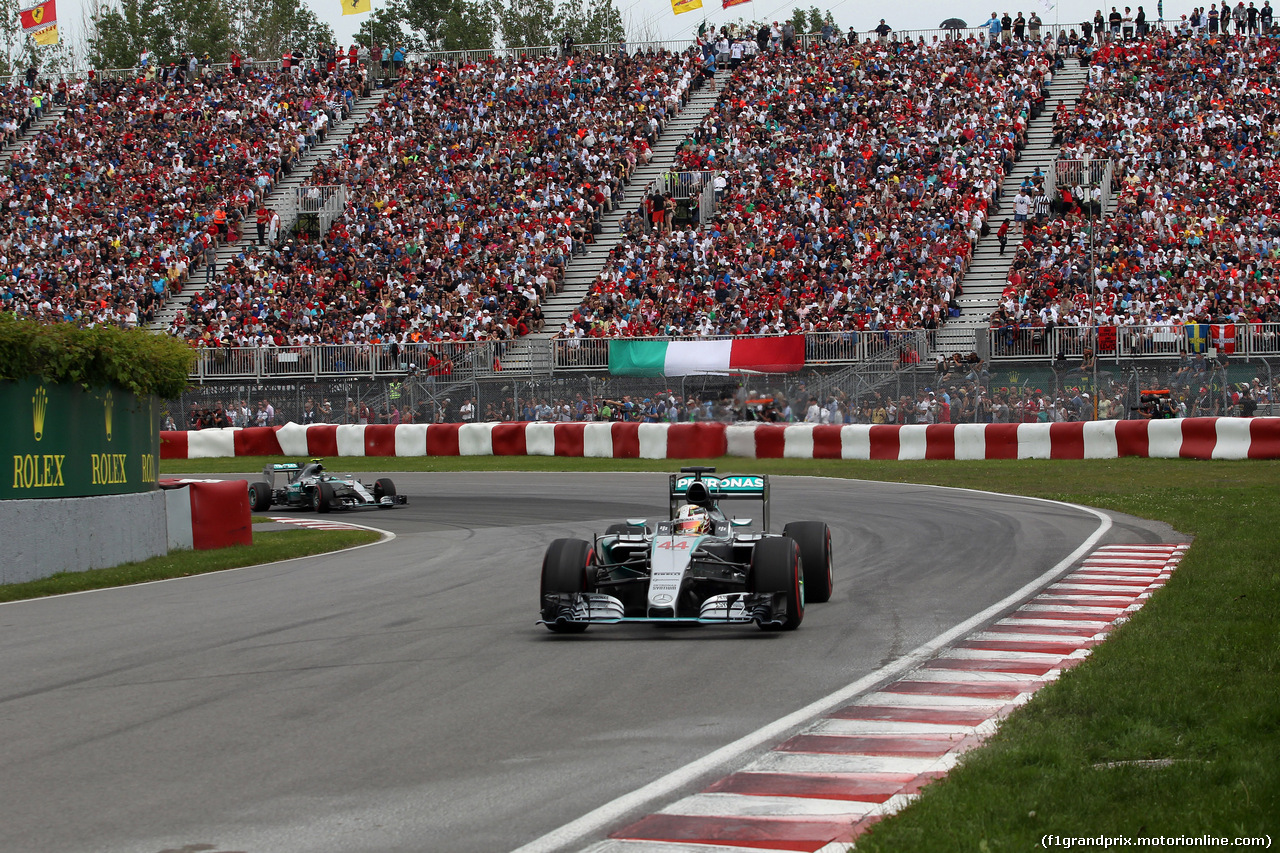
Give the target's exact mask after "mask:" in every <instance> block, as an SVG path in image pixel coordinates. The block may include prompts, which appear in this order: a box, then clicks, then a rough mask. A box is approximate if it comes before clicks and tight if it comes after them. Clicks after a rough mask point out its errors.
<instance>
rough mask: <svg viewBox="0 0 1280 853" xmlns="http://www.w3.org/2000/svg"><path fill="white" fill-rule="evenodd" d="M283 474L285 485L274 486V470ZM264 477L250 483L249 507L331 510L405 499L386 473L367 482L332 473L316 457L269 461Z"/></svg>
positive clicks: (398, 502)
mask: <svg viewBox="0 0 1280 853" xmlns="http://www.w3.org/2000/svg"><path fill="white" fill-rule="evenodd" d="M277 473H279V474H283V475H284V485H283V486H281V487H279V488H277V487H276V474H277ZM262 476H263V479H262V480H260V481H258V482H255V483H250V484H249V508H250V509H251V510H253V511H254V512H262V511H264V510H267V509H270V508H271V507H272V506H282V507H288V508H290V509H312V510H315V511H316V512H331V511H333V510H335V509H389V508H391V507H393V506H399V505H401V504H404V503H407V502H408V500H407V499H406V498H405V496H404V495H400V494H396V486H395V483H393V482H391V480H389V479H387V478H386V477H382V478H380V479H378V480H376V481H374V483H373V485H372V486H367V485H365V484H364V483H362V482H360V480H358V479H357V478H355V477H353V476H351V475H350V474H334V473H331V472H330V471H328V470H326V469H325V467H324V463H323V462H322V461H321V460H319V459H312V460H311V461H310V462H308V463H306V464H305V465H299V464H297V463H294V462H290V463H287V464H283V465H268V466H266V467H265V468H263V469H262Z"/></svg>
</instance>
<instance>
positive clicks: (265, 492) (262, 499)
mask: <svg viewBox="0 0 1280 853" xmlns="http://www.w3.org/2000/svg"><path fill="white" fill-rule="evenodd" d="M270 508H271V486H270V485H269V484H268V483H265V482H261V481H259V482H257V483H250V484H249V511H250V512H263V511H264V510H268V509H270Z"/></svg>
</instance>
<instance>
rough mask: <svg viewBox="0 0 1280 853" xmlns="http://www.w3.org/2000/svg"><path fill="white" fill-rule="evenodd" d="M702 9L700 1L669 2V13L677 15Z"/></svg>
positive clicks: (673, 0)
mask: <svg viewBox="0 0 1280 853" xmlns="http://www.w3.org/2000/svg"><path fill="white" fill-rule="evenodd" d="M701 8H702V0H671V11H672V12H675V13H676V14H677V15H683V14H684V13H685V12H692V11H693V10H694V9H701Z"/></svg>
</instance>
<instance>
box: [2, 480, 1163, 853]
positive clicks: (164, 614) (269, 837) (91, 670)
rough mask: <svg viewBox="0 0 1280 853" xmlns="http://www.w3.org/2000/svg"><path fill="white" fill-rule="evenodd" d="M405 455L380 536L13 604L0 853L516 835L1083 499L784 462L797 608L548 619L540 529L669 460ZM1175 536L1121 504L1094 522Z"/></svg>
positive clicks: (616, 511)
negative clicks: (420, 468) (585, 465)
mask: <svg viewBox="0 0 1280 853" xmlns="http://www.w3.org/2000/svg"><path fill="white" fill-rule="evenodd" d="M395 480H396V484H397V486H398V488H399V490H400V492H402V493H404V494H407V495H409V501H410V503H409V505H408V506H407V507H403V508H400V509H397V510H391V511H376V512H372V513H360V514H356V515H348V516H340V515H335V516H333V517H334V518H336V519H345V520H351V521H355V522H358V523H365V524H370V525H373V526H378V527H382V528H385V529H388V530H391V531H394V532H395V533H396V534H397V538H396V539H395V540H394V541H392V542H389V543H385V544H382V545H377V546H374V547H371V548H365V549H362V550H359V551H356V552H353V553H350V554H338V555H330V556H322V557H316V558H310V559H305V560H298V561H291V562H287V563H281V564H276V565H271V566H265V567H257V568H249V569H242V570H239V571H232V572H225V573H221V574H216V575H205V576H201V577H195V578H186V579H182V580H176V581H171V582H165V583H158V584H151V585H146V586H136V587H129V588H124V589H116V590H104V591H100V592H94V593H88V594H82V595H73V596H65V597H60V598H56V599H46V600H38V601H29V602H18V603H14V604H7V605H3V606H0V660H3V661H4V665H3V667H0V743H2V744H3V747H4V748H3V751H2V752H0V850H5V851H44V852H45V853H64V852H65V853H80V852H81V851H84V853H115V852H116V851H119V853H160V851H175V850H181V849H184V848H185V849H187V850H202V851H203V850H207V851H246V853H292V851H298V853H303V851H305V853H317V851H414V853H421V851H448V853H453V851H458V853H466V851H477V853H480V851H483V853H495V852H496V851H504V850H511V849H513V848H516V847H519V846H520V845H522V844H525V843H527V842H529V841H532V840H533V839H536V838H538V837H539V836H541V835H543V834H544V833H547V832H549V831H551V830H554V829H556V828H557V827H559V826H561V825H563V824H565V823H567V822H569V821H571V820H574V819H575V818H578V817H580V816H581V815H583V814H585V813H587V812H589V811H591V810H592V809H594V808H596V807H598V806H601V805H604V804H606V803H608V802H610V801H612V800H613V799H615V798H617V797H619V796H621V795H623V794H626V793H628V792H630V791H632V790H634V789H636V788H638V787H640V786H641V785H644V784H646V783H648V782H650V781H652V780H654V779H657V778H659V777H661V776H663V775H665V774H667V773H669V772H671V771H673V770H675V769H677V768H679V767H681V766H683V765H685V764H687V763H688V762H690V761H692V760H694V759H697V758H699V757H701V756H703V755H706V754H707V753H709V752H711V751H713V750H715V749H717V748H718V747H721V746H723V745H725V744H727V743H730V742H732V741H734V740H736V739H737V738H739V737H742V736H743V735H746V734H748V733H750V732H752V731H754V730H756V729H758V728H760V727H761V726H763V725H766V724H768V723H770V722H772V721H774V720H776V719H778V718H780V717H782V716H784V715H786V714H788V713H790V712H792V711H795V710H796V709H798V708H801V707H803V706H804V705H806V704H808V703H810V702H813V701H815V700H817V699H820V698H822V697H823V696H826V695H827V694H829V693H831V692H833V691H835V690H837V689H839V688H841V687H844V686H845V685H847V684H849V683H851V682H853V681H855V680H857V679H858V678H860V677H862V676H864V675H866V674H867V673H869V672H872V671H874V670H876V669H877V668H879V667H880V666H882V665H884V664H886V663H888V662H890V661H892V660H893V659H894V658H896V657H898V656H900V655H902V654H905V653H907V652H909V651H911V650H912V649H914V648H915V647H916V646H918V645H920V644H921V643H923V642H925V641H927V640H929V639H931V638H933V637H935V636H936V635H938V634H939V633H941V632H942V631H944V630H946V629H948V628H950V627H952V626H954V625H956V624H957V623H959V622H962V621H964V620H965V619H966V618H968V617H970V616H972V615H973V614H975V613H977V612H979V611H981V610H983V609H984V608H986V607H988V606H990V605H991V604H993V603H994V602H997V601H1000V600H1001V599H1002V598H1004V597H1006V596H1007V595H1009V594H1010V593H1012V592H1013V591H1015V590H1017V589H1018V588H1019V587H1021V586H1023V585H1024V584H1026V583H1027V582H1029V581H1030V580H1032V579H1034V578H1036V577H1038V576H1039V575H1041V574H1043V573H1044V572H1045V571H1046V570H1047V569H1049V568H1050V567H1052V566H1054V565H1055V564H1056V563H1057V562H1059V561H1060V560H1062V559H1063V558H1064V557H1065V556H1066V555H1067V554H1069V553H1070V552H1071V551H1072V550H1074V549H1075V548H1076V547H1077V546H1078V545H1079V544H1080V543H1081V542H1082V541H1084V540H1085V539H1086V538H1087V537H1088V536H1089V535H1091V534H1092V533H1093V532H1094V531H1095V530H1096V529H1097V527H1098V524H1099V521H1098V518H1097V517H1095V516H1094V515H1092V514H1088V513H1085V512H1082V511H1080V510H1077V509H1073V508H1070V507H1065V506H1061V505H1056V504H1049V503H1044V502H1035V501H1027V500H1020V499H1016V498H1008V497H1001V496H997V495H986V494H980V493H974V492H963V491H952V490H946V489H936V488H930V487H925V486H909V485H908V486H904V485H893V484H878V483H866V482H856V481H847V480H819V479H805V478H796V479H784V478H776V479H774V481H773V524H774V529H775V530H780V529H781V525H782V524H783V523H784V522H786V521H791V520H798V519H807V518H814V519H821V520H825V521H827V522H828V523H829V524H830V525H831V527H832V530H833V536H834V542H835V548H836V552H837V562H836V568H835V578H836V592H835V595H834V597H833V598H832V600H831V602H830V603H828V604H823V605H812V606H811V607H810V608H809V610H808V611H807V613H806V615H805V620H804V624H803V625H802V626H801V628H800V629H799V630H798V631H796V632H795V633H791V634H767V633H764V632H762V631H759V630H757V629H756V628H755V627H753V626H747V627H739V628H729V627H725V628H719V627H715V628H709V627H696V626H695V627H682V628H675V627H673V628H669V629H668V628H659V627H653V626H649V625H632V626H625V627H624V626H597V627H593V628H592V629H591V630H589V631H588V632H587V633H586V634H584V635H581V636H573V637H559V636H554V635H552V634H550V633H549V632H548V631H547V630H546V629H545V628H542V627H540V626H536V625H535V624H534V621H535V619H536V618H537V611H536V607H537V592H538V570H539V566H540V564H541V559H542V553H543V551H544V550H545V548H546V546H547V544H548V543H549V542H550V541H551V540H552V539H554V538H556V537H560V536H582V537H584V538H589V536H590V532H591V531H592V530H603V527H604V525H605V524H606V523H607V522H609V521H616V520H619V519H622V518H626V517H635V516H648V517H655V516H658V515H663V514H665V512H666V498H665V489H666V478H665V476H663V475H653V474H580V475H555V474H501V473H497V474H467V475H460V474H447V475H441V474H401V475H398V476H396V477H395ZM747 506H748V505H747V504H741V505H736V504H735V505H732V506H730V507H729V508H730V510H731V511H734V510H735V509H737V511H738V512H739V514H743V515H745V514H748V511H747V510H746V507H747ZM756 506H758V504H757V505H756ZM750 512H751V513H752V514H755V510H751V511H750ZM58 533H59V535H62V534H63V532H61V531H59V532H58ZM65 535H74V533H73V532H71V531H67V532H66V533H65ZM1171 538H1172V532H1171V531H1169V530H1168V529H1167V528H1166V527H1164V526H1163V525H1159V524H1156V523H1154V522H1152V523H1148V522H1140V521H1137V520H1134V519H1130V518H1127V517H1125V518H1117V520H1116V525H1115V527H1113V528H1112V530H1111V531H1110V533H1109V534H1108V536H1107V538H1106V539H1105V540H1103V541H1104V542H1159V541H1170V540H1171ZM730 769H731V768H730ZM717 775H719V774H717ZM672 799H675V797H674V796H673V797H672ZM662 805H663V803H661V802H658V803H654V804H651V807H650V809H647V810H652V809H655V808H660V807H661V806H662ZM201 845H208V846H201Z"/></svg>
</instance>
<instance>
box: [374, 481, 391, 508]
mask: <svg viewBox="0 0 1280 853" xmlns="http://www.w3.org/2000/svg"><path fill="white" fill-rule="evenodd" d="M395 496H396V484H395V483H393V482H391V480H390V479H389V478H387V477H380V478H379V479H377V480H375V481H374V483H373V499H374V500H375V501H377V502H378V506H382V499H383V498H384V497H387V498H394V497H395Z"/></svg>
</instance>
